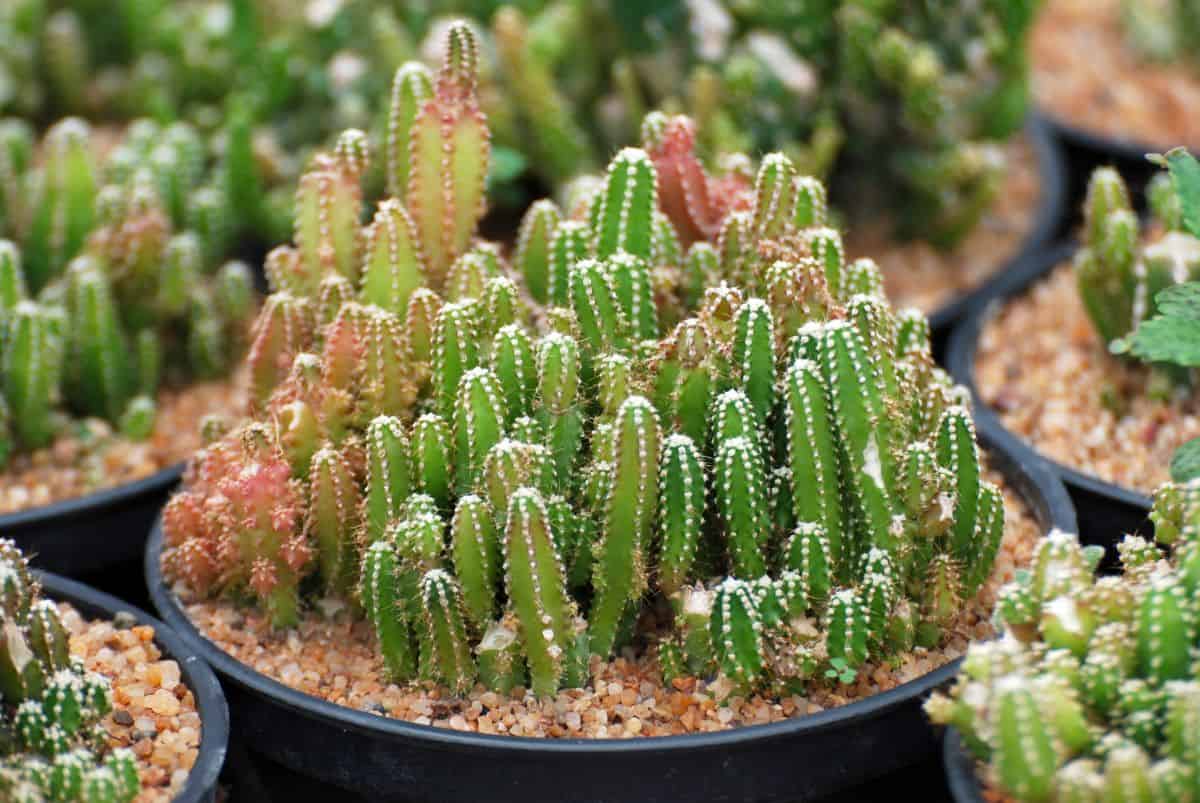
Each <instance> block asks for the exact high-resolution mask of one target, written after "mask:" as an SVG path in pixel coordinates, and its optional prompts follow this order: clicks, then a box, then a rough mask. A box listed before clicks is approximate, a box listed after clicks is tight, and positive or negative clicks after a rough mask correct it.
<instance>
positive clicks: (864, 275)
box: [842, 257, 886, 299]
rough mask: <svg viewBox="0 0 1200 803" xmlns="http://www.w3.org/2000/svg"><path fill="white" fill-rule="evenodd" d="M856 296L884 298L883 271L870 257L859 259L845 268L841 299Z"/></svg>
mask: <svg viewBox="0 0 1200 803" xmlns="http://www.w3.org/2000/svg"><path fill="white" fill-rule="evenodd" d="M856 295H863V296H875V297H877V298H884V297H886V294H885V293H884V289H883V271H881V270H880V269H879V265H878V264H876V262H875V260H873V259H871V258H870V257H860V258H859V259H856V260H854V261H853V262H851V263H850V265H849V266H848V267H847V268H846V277H845V280H844V281H843V283H842V297H843V298H845V299H850V298H853V297H854V296H856Z"/></svg>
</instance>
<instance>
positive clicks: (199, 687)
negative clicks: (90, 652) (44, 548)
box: [37, 571, 229, 803]
mask: <svg viewBox="0 0 1200 803" xmlns="http://www.w3.org/2000/svg"><path fill="white" fill-rule="evenodd" d="M37 578H38V580H39V582H41V584H42V590H43V592H44V594H45V595H46V597H48V598H50V599H56V600H59V601H62V602H69V603H70V604H71V605H74V606H75V609H76V610H77V611H79V613H80V614H82V615H83V616H85V617H88V618H95V619H113V618H115V617H116V616H117V614H128V615H131V616H133V618H134V619H136V620H137V622H138V624H142V625H149V626H150V627H153V628H154V642H155V643H156V644H157V645H158V648H159V649H160V650H161V651H162V652H163V654H164V655H166V656H168V657H171V658H174V659H175V660H176V661H177V662H178V663H179V670H180V676H181V677H182V679H183V682H184V684H185V685H186V686H187V687H188V689H190V690H191V692H192V695H193V696H194V697H195V699H196V712H197V713H198V714H199V715H200V752H199V753H198V754H197V756H196V763H195V764H194V765H193V766H192V769H191V771H190V772H189V773H188V779H187V783H185V784H184V786H183V791H181V792H180V793H179V795H178V796H176V798H175V801H174V803H211V802H212V801H215V800H216V799H217V776H218V775H220V773H221V765H222V764H224V763H225V751H226V747H227V745H228V743H229V709H228V708H227V707H226V705H225V695H224V694H222V692H221V684H220V683H218V682H217V677H216V675H214V674H213V672H212V670H211V669H209V668H208V666H207V664H205V663H204V662H203V661H202V660H200V658H199V657H197V656H196V654H195V651H194V650H192V649H191V648H190V646H189V645H188V643H187V642H185V641H184V640H183V639H181V638H180V637H179V636H177V635H176V634H175V633H174V632H173V631H172V630H171V629H170V628H169V627H167V626H166V625H164V624H163V623H162V622H160V621H158V620H157V619H155V618H153V617H152V616H150V614H148V613H145V612H144V611H141V610H139V609H137V608H134V607H132V606H130V605H128V604H126V603H125V602H122V601H121V600H119V599H117V598H116V597H112V596H109V595H108V594H104V593H102V592H100V591H96V590H95V589H93V588H89V587H88V586H85V585H84V584H82V583H77V582H75V581H74V580H68V579H67V578H65V577H60V576H58V575H56V574H51V573H49V572H42V571H39V572H38V573H37Z"/></svg>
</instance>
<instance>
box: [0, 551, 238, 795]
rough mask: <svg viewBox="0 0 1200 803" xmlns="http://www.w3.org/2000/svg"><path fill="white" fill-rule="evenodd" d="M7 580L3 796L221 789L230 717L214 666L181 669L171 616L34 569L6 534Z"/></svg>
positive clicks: (0, 744) (1, 565)
mask: <svg viewBox="0 0 1200 803" xmlns="http://www.w3.org/2000/svg"><path fill="white" fill-rule="evenodd" d="M0 587H2V589H3V594H2V601H0V621H2V622H3V628H4V641H3V648H0V734H3V738H0V796H2V797H3V799H4V800H9V801H13V803H41V802H42V801H64V802H71V803H73V802H75V801H78V803H128V802H129V801H132V800H134V799H135V798H136V799H137V800H139V801H170V800H175V801H181V802H182V801H187V802H188V803H191V802H192V801H195V802H196V803H198V802H199V801H201V800H209V799H211V795H212V794H213V793H214V792H215V789H216V780H217V773H218V772H219V770H220V767H221V761H222V759H223V758H224V753H225V741H226V739H227V737H228V728H229V723H228V714H227V712H226V710H225V700H224V698H223V697H222V696H221V691H220V687H219V685H218V684H217V680H216V678H215V677H214V676H213V674H212V672H211V670H209V669H208V668H207V667H204V666H202V665H199V664H196V663H195V662H193V663H192V664H191V665H190V666H185V667H182V668H181V667H180V665H179V664H178V663H176V661H175V660H174V659H173V658H172V657H171V655H172V652H171V651H172V648H174V649H176V650H177V649H178V645H177V643H176V641H175V640H174V637H173V636H171V635H170V634H169V633H168V634H166V635H165V636H164V634H163V632H162V630H156V628H162V625H161V624H158V623H156V622H154V620H152V619H150V618H149V617H147V616H146V615H145V614H141V613H131V612H130V611H129V610H128V609H125V608H124V606H123V604H122V603H119V602H118V601H117V600H115V599H113V598H112V597H107V596H105V595H102V594H98V593H97V592H94V591H91V590H89V589H88V588H87V587H86V586H81V585H79V584H77V583H72V582H70V581H67V580H63V579H61V578H59V577H57V576H55V575H43V574H37V573H35V572H34V571H33V570H32V569H30V568H29V566H28V564H27V561H26V559H25V557H24V556H23V555H22V554H21V552H20V551H19V550H18V549H17V547H16V545H15V544H14V543H13V542H12V541H8V540H0ZM90 617H96V618H94V619H92V618H90ZM164 650H165V651H166V652H165V654H164ZM174 654H175V655H179V654H180V653H178V652H175V653H174Z"/></svg>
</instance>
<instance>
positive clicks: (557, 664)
mask: <svg viewBox="0 0 1200 803" xmlns="http://www.w3.org/2000/svg"><path fill="white" fill-rule="evenodd" d="M504 574H505V589H506V591H507V593H508V598H509V604H510V605H511V606H512V610H513V612H514V613H515V614H516V618H517V621H518V624H519V631H520V639H521V644H522V646H523V647H524V652H525V657H526V660H527V661H528V664H529V676H530V681H531V688H532V690H533V692H534V693H535V694H538V695H549V694H553V693H554V692H555V691H557V690H558V687H559V683H560V681H561V680H562V676H563V672H564V665H565V663H566V657H567V651H568V650H569V649H570V647H571V645H572V644H573V643H574V641H575V634H574V604H573V603H572V602H571V598H570V596H569V595H568V594H567V590H566V581H565V579H564V575H563V566H562V562H561V560H560V558H559V555H558V553H557V551H556V550H555V548H554V540H553V535H552V533H551V532H550V523H549V517H548V516H547V513H546V506H545V502H544V501H543V499H542V497H541V495H540V494H539V493H538V492H537V491H535V490H534V489H532V488H519V489H517V491H516V492H515V493H514V494H513V495H512V498H511V499H510V500H509V506H508V519H507V522H506V524H505V528H504Z"/></svg>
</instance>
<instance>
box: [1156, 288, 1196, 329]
mask: <svg viewBox="0 0 1200 803" xmlns="http://www.w3.org/2000/svg"><path fill="white" fill-rule="evenodd" d="M1154 303H1156V304H1157V305H1158V312H1159V314H1160V315H1169V316H1171V317H1174V318H1183V319H1184V320H1189V321H1196V322H1200V282H1185V283H1183V284H1176V285H1173V286H1171V287H1168V288H1167V289H1166V290H1163V291H1162V292H1161V293H1159V294H1158V295H1156V296H1155V297H1154Z"/></svg>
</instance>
